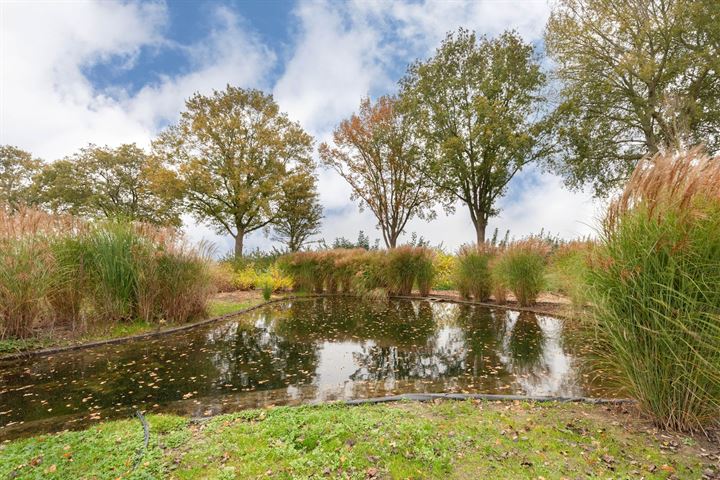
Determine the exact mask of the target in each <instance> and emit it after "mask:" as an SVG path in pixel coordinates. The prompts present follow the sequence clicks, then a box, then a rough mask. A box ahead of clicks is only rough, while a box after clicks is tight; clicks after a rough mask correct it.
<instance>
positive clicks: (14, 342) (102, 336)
mask: <svg viewBox="0 0 720 480" xmlns="http://www.w3.org/2000/svg"><path fill="white" fill-rule="evenodd" d="M261 302H263V299H262V296H261V295H260V293H259V292H258V293H257V294H256V295H254V296H248V298H244V299H242V300H235V299H212V300H210V301H209V302H208V316H209V317H218V316H220V315H225V314H228V313H232V312H237V311H238V310H242V309H245V308H248V307H252V306H254V305H258V304H259V303H261ZM172 326H173V325H168V326H167V327H172ZM163 328H165V327H163ZM157 329H158V325H156V324H150V323H147V322H145V321H143V320H135V321H133V322H124V323H118V324H115V325H112V326H109V327H107V328H104V329H97V330H95V331H93V332H89V333H87V334H85V335H82V336H80V337H77V336H75V337H73V336H71V335H69V334H68V333H67V332H57V333H55V334H48V335H47V336H44V337H41V338H30V339H25V340H19V339H4V340H3V339H0V358H2V355H3V354H12V353H17V352H22V351H27V350H39V349H42V348H50V347H64V346H69V345H78V344H82V343H89V342H94V341H98V340H107V339H110V338H119V337H127V336H130V335H139V334H141V333H146V332H151V331H154V330H157Z"/></svg>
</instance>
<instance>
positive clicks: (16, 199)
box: [0, 145, 42, 210]
mask: <svg viewBox="0 0 720 480" xmlns="http://www.w3.org/2000/svg"><path fill="white" fill-rule="evenodd" d="M41 168H42V161H40V160H38V159H35V158H33V156H32V154H30V153H28V152H26V151H24V150H21V149H19V148H17V147H13V146H11V145H2V146H0V207H2V206H6V207H8V208H10V209H11V210H16V209H18V208H20V207H21V206H23V205H29V204H32V203H34V201H35V199H34V198H33V195H32V185H33V180H34V177H35V176H36V175H37V174H38V173H39V172H40V170H41Z"/></svg>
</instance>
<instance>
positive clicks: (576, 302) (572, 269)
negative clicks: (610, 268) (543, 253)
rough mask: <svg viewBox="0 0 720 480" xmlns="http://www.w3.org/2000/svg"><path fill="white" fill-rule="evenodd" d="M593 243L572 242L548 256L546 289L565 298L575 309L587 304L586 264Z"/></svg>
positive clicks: (587, 241)
mask: <svg viewBox="0 0 720 480" xmlns="http://www.w3.org/2000/svg"><path fill="white" fill-rule="evenodd" d="M593 247H594V242H591V241H589V240H574V241H571V242H566V243H562V244H560V245H559V246H558V247H557V248H556V249H555V250H554V251H553V252H552V253H551V255H550V259H549V265H548V275H547V278H548V284H549V285H548V288H549V290H551V291H553V292H557V293H560V294H562V295H565V296H567V297H568V298H569V299H570V301H571V302H572V305H573V306H574V307H576V308H580V307H583V306H584V305H585V304H586V303H587V302H588V291H587V290H588V287H587V282H586V277H587V271H588V262H589V258H590V255H591V253H592V249H593Z"/></svg>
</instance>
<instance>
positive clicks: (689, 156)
mask: <svg viewBox="0 0 720 480" xmlns="http://www.w3.org/2000/svg"><path fill="white" fill-rule="evenodd" d="M588 280H589V285H590V295H591V300H592V304H593V306H594V307H593V315H592V319H591V321H592V325H593V327H594V331H595V332H596V336H597V348H596V350H597V353H598V356H599V359H600V362H599V364H598V367H599V368H600V369H601V370H602V372H603V373H604V374H606V375H610V376H611V378H612V379H614V380H615V381H616V382H617V383H618V384H619V385H620V386H621V387H622V388H623V389H624V390H625V391H626V392H628V393H629V394H630V395H631V396H632V397H634V398H636V399H637V400H638V402H639V406H640V407H641V409H642V410H643V411H644V412H646V413H647V414H648V415H650V416H651V417H652V419H653V420H654V421H655V423H656V424H657V425H659V426H661V427H664V428H670V429H679V430H698V429H703V428H705V427H707V426H708V425H712V424H716V423H717V421H718V418H720V158H709V157H707V156H706V155H704V154H702V153H701V152H700V151H699V150H693V151H690V152H687V153H685V154H683V155H665V156H663V155H657V156H655V157H653V158H649V159H646V160H644V161H642V162H640V164H639V165H638V167H637V169H636V170H635V172H634V173H633V175H632V177H631V179H630V181H629V183H628V184H627V186H626V188H625V190H624V192H623V194H622V195H621V196H620V197H619V198H618V199H617V200H616V201H615V202H614V203H612V205H611V206H610V208H609V211H608V215H607V218H606V219H605V223H604V228H603V232H602V237H601V239H600V244H599V246H598V248H597V249H596V251H595V252H593V255H592V257H591V263H590V267H589V273H588Z"/></svg>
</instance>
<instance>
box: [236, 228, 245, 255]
mask: <svg viewBox="0 0 720 480" xmlns="http://www.w3.org/2000/svg"><path fill="white" fill-rule="evenodd" d="M244 237H245V233H243V232H238V233H237V235H235V258H242V256H243V253H242V252H243V240H244Z"/></svg>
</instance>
